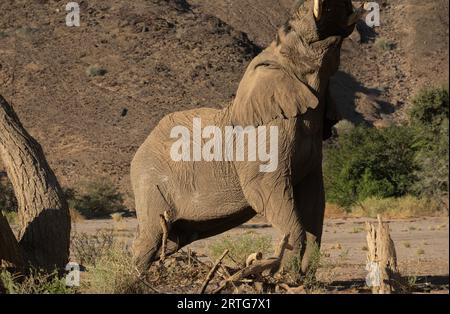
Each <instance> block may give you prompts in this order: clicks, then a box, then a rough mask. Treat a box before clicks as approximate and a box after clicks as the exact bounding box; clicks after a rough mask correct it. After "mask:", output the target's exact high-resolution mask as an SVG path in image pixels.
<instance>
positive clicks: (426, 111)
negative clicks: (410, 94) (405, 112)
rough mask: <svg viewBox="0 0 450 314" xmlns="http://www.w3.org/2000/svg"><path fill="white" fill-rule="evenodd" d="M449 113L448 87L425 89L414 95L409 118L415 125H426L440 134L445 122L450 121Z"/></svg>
mask: <svg viewBox="0 0 450 314" xmlns="http://www.w3.org/2000/svg"><path fill="white" fill-rule="evenodd" d="M448 114H449V94H448V88H445V87H443V88H433V89H424V90H422V91H420V92H419V93H418V95H417V96H416V97H414V99H413V101H412V107H411V109H410V111H409V119H410V122H411V123H412V124H413V125H421V126H426V127H428V128H431V130H432V131H433V133H437V134H438V133H440V129H441V125H442V124H443V122H445V121H446V120H447V121H448Z"/></svg>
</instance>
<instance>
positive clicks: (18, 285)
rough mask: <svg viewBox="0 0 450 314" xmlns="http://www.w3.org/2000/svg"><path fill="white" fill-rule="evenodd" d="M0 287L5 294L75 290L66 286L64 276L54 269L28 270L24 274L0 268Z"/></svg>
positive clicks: (66, 292)
mask: <svg viewBox="0 0 450 314" xmlns="http://www.w3.org/2000/svg"><path fill="white" fill-rule="evenodd" d="M0 287H1V288H2V289H3V290H4V292H5V293H7V294H72V293H75V290H73V289H71V288H69V287H67V286H66V281H65V278H61V277H59V276H58V273H57V272H56V271H55V272H53V273H46V272H44V271H38V270H33V269H32V270H30V273H29V274H28V275H26V276H24V275H17V274H13V273H11V272H9V271H8V270H6V269H0Z"/></svg>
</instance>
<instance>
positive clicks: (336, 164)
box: [324, 126, 417, 208]
mask: <svg viewBox="0 0 450 314" xmlns="http://www.w3.org/2000/svg"><path fill="white" fill-rule="evenodd" d="M413 144H414V130H413V129H412V128H409V127H397V126H392V127H388V128H385V129H375V128H368V127H363V126H358V127H355V128H353V129H350V130H348V131H347V132H345V133H343V134H341V136H339V137H338V138H337V139H336V140H335V141H334V142H332V143H329V144H327V145H325V149H324V182H325V189H326V194H327V199H328V201H330V202H332V203H336V204H338V205H340V206H343V207H347V208H349V207H350V206H351V205H352V204H354V203H357V202H360V201H363V200H364V199H366V198H368V197H379V198H385V197H397V196H403V195H405V194H406V193H408V192H409V191H410V190H411V189H412V186H413V184H414V182H415V180H416V177H415V174H414V173H415V171H416V170H417V164H416V161H415V154H416V149H415V148H414V145H413Z"/></svg>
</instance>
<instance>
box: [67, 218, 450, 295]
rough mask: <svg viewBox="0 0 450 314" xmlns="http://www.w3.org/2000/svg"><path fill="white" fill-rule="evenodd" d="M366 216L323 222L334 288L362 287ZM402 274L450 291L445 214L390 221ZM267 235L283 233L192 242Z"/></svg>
mask: <svg viewBox="0 0 450 314" xmlns="http://www.w3.org/2000/svg"><path fill="white" fill-rule="evenodd" d="M367 220H368V219H363V218H348V219H328V220H326V221H325V226H324V235H323V245H322V249H321V256H322V257H321V266H320V268H319V270H318V279H319V281H321V282H323V283H325V284H326V285H327V286H329V287H330V290H331V291H333V292H334V291H335V292H340V291H342V292H359V291H362V290H363V289H364V286H365V277H366V274H367V271H366V270H365V266H366V254H367V251H366V250H367V246H366V245H367V244H366V232H365V222H366V221H367ZM389 224H390V229H391V236H392V238H393V240H394V242H395V245H396V249H397V256H398V262H399V268H400V271H401V273H402V275H404V276H407V277H409V280H410V281H411V282H412V283H414V285H415V286H417V287H419V288H420V291H423V292H433V293H448V292H449V275H448V274H449V224H448V217H428V218H412V219H401V220H390V221H389ZM136 227H137V221H136V219H135V218H124V219H122V220H121V221H118V222H116V221H113V220H110V219H109V220H84V221H80V222H77V223H76V224H74V225H73V232H75V233H87V234H95V233H97V232H99V231H112V232H114V235H115V237H116V238H118V239H122V240H125V241H126V242H127V243H130V244H131V242H132V240H133V237H134V235H135V230H136ZM249 232H250V233H254V234H256V235H261V236H268V235H269V236H270V237H271V238H272V241H273V243H274V245H275V244H276V243H277V242H278V241H279V240H280V239H281V234H280V233H279V232H278V231H277V230H276V229H275V228H273V227H271V226H270V225H268V224H266V223H265V222H264V221H263V220H262V219H254V220H252V221H250V222H249V223H247V224H244V225H242V226H240V227H238V228H235V229H233V230H230V231H228V232H226V233H224V234H221V235H219V236H216V237H212V238H209V239H205V240H200V241H197V242H195V243H193V244H191V245H190V249H191V250H193V251H195V252H197V253H198V254H199V255H200V256H202V255H203V256H209V254H210V245H211V243H213V242H214V241H218V240H219V241H220V239H221V238H222V237H237V236H239V235H242V234H245V233H249Z"/></svg>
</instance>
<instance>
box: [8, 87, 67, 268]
mask: <svg viewBox="0 0 450 314" xmlns="http://www.w3.org/2000/svg"><path fill="white" fill-rule="evenodd" d="M0 156H1V158H2V160H3V163H4V165H5V168H6V171H7V173H8V177H9V178H10V180H11V183H12V185H13V187H14V191H15V194H16V198H17V202H18V212H19V227H20V231H19V246H20V248H21V249H22V252H23V254H24V258H25V259H26V261H27V262H29V263H30V264H31V265H33V266H35V267H38V268H44V269H47V270H51V269H52V268H55V267H58V268H60V267H64V266H65V265H66V264H67V262H68V257H69V243H70V215H69V210H68V206H67V202H66V200H65V198H64V194H63V192H62V189H61V187H60V185H59V183H58V180H57V179H56V176H55V175H54V173H53V171H52V170H51V169H50V167H49V165H48V163H47V160H46V159H45V156H44V153H43V151H42V148H41V146H40V145H39V143H37V142H36V140H35V139H34V138H32V137H31V136H30V135H29V134H28V132H27V131H26V130H25V129H24V128H23V126H22V124H21V123H20V121H19V118H18V117H17V115H16V114H15V112H14V110H13V109H12V107H11V106H10V105H9V104H8V103H7V102H6V100H5V99H4V98H3V97H2V96H1V95H0ZM0 232H2V233H4V232H5V231H4V230H1V229H0ZM6 232H7V231H6ZM2 249H3V248H2V247H1V246H0V251H1V250H2Z"/></svg>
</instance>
